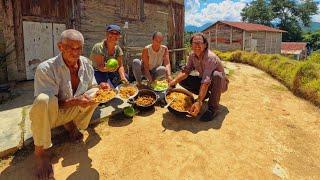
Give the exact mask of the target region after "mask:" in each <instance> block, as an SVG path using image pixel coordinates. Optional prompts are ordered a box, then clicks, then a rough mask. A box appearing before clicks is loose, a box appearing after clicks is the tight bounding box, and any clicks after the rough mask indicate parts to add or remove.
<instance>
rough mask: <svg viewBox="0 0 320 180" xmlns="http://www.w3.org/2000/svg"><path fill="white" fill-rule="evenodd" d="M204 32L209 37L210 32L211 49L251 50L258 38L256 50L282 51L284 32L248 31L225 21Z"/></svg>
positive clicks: (261, 51) (278, 52)
mask: <svg viewBox="0 0 320 180" xmlns="http://www.w3.org/2000/svg"><path fill="white" fill-rule="evenodd" d="M231 32H232V33H231ZM204 33H205V35H206V36H207V37H209V33H210V37H211V40H210V48H211V49H217V50H220V51H234V50H245V51H251V50H252V49H253V47H252V44H253V41H255V40H256V41H257V44H256V47H255V48H256V51H258V52H260V53H267V54H280V53H281V41H282V34H281V33H279V32H264V31H259V32H248V31H243V30H241V29H238V28H234V27H231V26H229V25H226V24H223V23H217V24H215V25H214V26H212V27H211V28H209V29H207V30H206V31H204Z"/></svg>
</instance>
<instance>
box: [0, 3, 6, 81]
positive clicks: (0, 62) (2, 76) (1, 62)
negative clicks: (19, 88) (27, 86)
mask: <svg viewBox="0 0 320 180" xmlns="http://www.w3.org/2000/svg"><path fill="white" fill-rule="evenodd" d="M1 7H2V6H0V12H2V8H1ZM5 52H6V44H5V41H4V35H3V16H2V13H1V14H0V57H2V58H3V59H2V58H0V84H1V83H5V82H7V65H6V62H5V59H4V55H5Z"/></svg>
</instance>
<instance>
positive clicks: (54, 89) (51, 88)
mask: <svg viewBox="0 0 320 180" xmlns="http://www.w3.org/2000/svg"><path fill="white" fill-rule="evenodd" d="M78 77H79V79H80V83H79V85H78V88H77V90H76V92H75V94H73V92H72V86H71V76H70V71H69V68H68V67H67V65H66V64H65V63H64V61H63V59H62V55H61V54H59V55H58V56H56V57H53V58H51V59H49V60H46V61H44V62H42V63H40V64H39V65H38V67H37V70H36V73H35V78H34V96H35V97H36V96H38V95H39V94H41V93H44V94H47V95H49V96H57V97H58V99H59V100H66V99H69V98H72V97H75V96H80V95H82V94H83V93H85V92H86V91H87V90H88V89H90V88H92V87H93V86H95V85H97V82H96V79H95V77H94V71H93V68H92V66H91V65H90V64H89V60H88V59H87V58H86V57H83V56H80V67H79V72H78Z"/></svg>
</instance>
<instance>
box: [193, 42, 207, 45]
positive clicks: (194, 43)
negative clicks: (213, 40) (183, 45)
mask: <svg viewBox="0 0 320 180" xmlns="http://www.w3.org/2000/svg"><path fill="white" fill-rule="evenodd" d="M202 44H204V42H192V45H202Z"/></svg>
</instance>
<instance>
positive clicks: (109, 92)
mask: <svg viewBox="0 0 320 180" xmlns="http://www.w3.org/2000/svg"><path fill="white" fill-rule="evenodd" d="M116 95H117V90H115V89H98V90H97V91H96V92H95V93H94V94H93V95H91V97H92V99H93V100H94V101H95V102H97V103H106V102H109V101H110V100H112V99H113V98H115V97H116Z"/></svg>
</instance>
